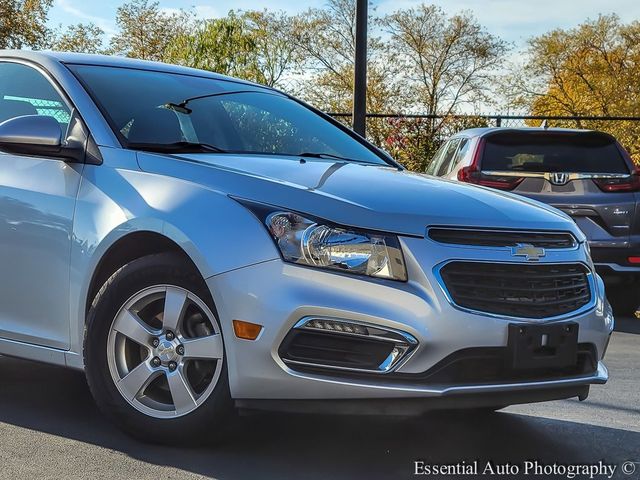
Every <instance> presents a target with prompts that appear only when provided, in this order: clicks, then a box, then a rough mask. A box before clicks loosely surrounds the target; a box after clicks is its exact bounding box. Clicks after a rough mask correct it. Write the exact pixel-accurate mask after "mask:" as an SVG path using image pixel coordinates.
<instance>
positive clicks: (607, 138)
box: [427, 128, 640, 314]
mask: <svg viewBox="0 0 640 480" xmlns="http://www.w3.org/2000/svg"><path fill="white" fill-rule="evenodd" d="M427 173H428V174H430V175H435V176H439V177H443V178H449V179H457V180H459V181H461V182H467V183H473V184H476V185H482V186H485V187H490V188H494V189H499V190H504V191H511V192H513V193H518V194H520V195H524V196H527V197H529V198H533V199H535V200H539V201H541V202H544V203H547V204H549V205H552V206H554V207H556V208H558V209H560V210H562V211H563V212H565V213H567V214H568V215H570V216H571V217H572V218H573V219H574V220H575V222H576V223H577V224H578V226H579V227H580V228H581V229H582V231H583V232H584V233H585V234H586V236H587V238H588V239H589V245H590V247H591V253H592V257H593V261H594V263H595V265H596V268H597V269H598V272H599V273H600V274H601V275H602V276H603V277H604V280H605V282H606V284H607V286H608V288H607V296H608V297H609V299H610V301H611V303H612V304H613V306H614V309H615V310H616V311H617V313H620V314H624V313H630V312H633V311H635V309H636V307H637V306H638V304H640V300H638V298H637V295H636V287H637V285H638V283H637V280H638V279H640V218H639V217H640V209H638V208H637V207H636V205H637V204H638V200H639V199H640V195H639V192H640V177H639V175H638V173H639V172H638V170H637V169H636V167H635V165H634V164H633V162H632V160H631V157H630V156H629V154H628V153H627V152H626V151H625V149H624V148H623V147H622V146H621V145H620V144H619V143H618V142H617V141H616V139H615V138H614V137H612V136H611V135H609V134H607V133H603V132H596V131H591V130H569V129H560V128H553V129H552V128H549V129H545V128H519V129H511V128H478V129H471V130H464V131H462V132H459V133H458V134H456V135H454V136H453V137H451V138H450V139H449V140H447V141H446V142H445V143H444V145H442V147H441V148H440V150H438V152H437V153H436V154H435V156H434V157H433V160H432V162H431V164H430V165H429V168H428V169H427Z"/></svg>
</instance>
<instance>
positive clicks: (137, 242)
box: [84, 230, 202, 321]
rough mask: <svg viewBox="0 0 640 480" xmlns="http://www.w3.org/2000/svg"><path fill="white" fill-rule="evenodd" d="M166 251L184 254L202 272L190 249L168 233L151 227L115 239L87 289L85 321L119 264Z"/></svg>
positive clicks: (102, 257) (190, 264) (188, 263)
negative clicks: (189, 251)
mask: <svg viewBox="0 0 640 480" xmlns="http://www.w3.org/2000/svg"><path fill="white" fill-rule="evenodd" d="M165 252H173V253H176V254H178V255H180V256H181V257H183V258H184V261H185V264H187V265H189V266H191V267H193V268H194V269H195V270H197V271H199V272H200V273H201V274H202V272H201V271H200V269H199V268H198V266H197V265H196V263H195V262H194V261H193V259H192V258H191V257H190V256H189V255H188V254H187V252H186V251H185V250H184V249H183V248H182V247H181V246H180V245H179V244H178V243H177V242H176V241H174V240H173V239H171V238H169V237H168V236H166V235H163V234H161V233H158V232H155V231H151V230H140V231H134V232H131V233H128V234H126V235H124V236H121V237H120V238H118V239H117V240H116V241H114V242H113V243H112V244H111V245H110V246H109V247H108V248H107V249H106V251H105V252H104V254H102V255H101V256H100V259H99V260H98V263H97V265H96V267H95V269H94V271H93V273H92V275H91V280H90V282H89V287H88V289H87V296H86V301H85V309H84V310H85V311H84V313H85V321H86V314H87V313H88V311H89V309H90V308H91V304H92V302H93V300H94V298H95V297H96V295H97V293H98V291H99V290H100V288H101V287H102V286H103V285H104V284H105V282H106V281H107V280H108V279H109V277H111V275H113V274H114V273H115V272H116V271H117V270H118V269H119V268H121V267H123V266H125V265H126V264H127V263H129V262H131V261H133V260H136V259H138V258H142V257H145V256H147V255H154V254H157V253H165Z"/></svg>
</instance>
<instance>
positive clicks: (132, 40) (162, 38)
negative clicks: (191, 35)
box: [111, 0, 193, 61]
mask: <svg viewBox="0 0 640 480" xmlns="http://www.w3.org/2000/svg"><path fill="white" fill-rule="evenodd" d="M116 23H117V25H118V27H119V30H120V31H119V32H118V34H117V35H115V36H114V37H113V38H112V39H111V53H114V54H116V55H125V56H127V57H133V58H140V59H143V60H155V61H162V60H164V59H165V57H166V54H167V48H168V47H169V45H170V44H171V43H172V41H173V40H174V39H175V38H176V37H179V36H180V35H183V34H185V33H186V32H188V30H189V29H190V28H191V27H192V24H193V13H192V12H187V11H185V10H180V11H179V12H177V13H169V12H167V11H164V10H162V9H161V8H160V4H159V3H158V2H150V1H149V0H131V1H130V2H129V3H125V4H123V5H121V6H120V7H118V10H117V12H116Z"/></svg>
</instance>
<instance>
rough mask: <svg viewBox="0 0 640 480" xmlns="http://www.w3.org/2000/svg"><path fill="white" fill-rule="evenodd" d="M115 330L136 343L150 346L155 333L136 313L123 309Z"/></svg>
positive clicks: (115, 323) (114, 323) (114, 324)
mask: <svg viewBox="0 0 640 480" xmlns="http://www.w3.org/2000/svg"><path fill="white" fill-rule="evenodd" d="M113 329H114V330H115V331H116V332H119V333H121V334H123V335H124V336H125V337H127V338H130V339H131V340H133V341H134V342H137V343H139V344H141V345H144V346H148V345H149V342H150V341H151V338H152V337H153V336H154V333H153V331H152V330H151V329H150V328H149V326H147V325H146V324H145V323H144V322H143V321H142V320H141V319H140V317H138V316H137V315H136V314H135V313H133V312H131V311H129V310H127V309H126V308H125V309H122V310H121V311H120V313H119V314H118V316H117V317H116V320H115V321H114V322H113Z"/></svg>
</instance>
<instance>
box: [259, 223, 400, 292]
mask: <svg viewBox="0 0 640 480" xmlns="http://www.w3.org/2000/svg"><path fill="white" fill-rule="evenodd" d="M263 221H264V223H265V225H266V227H267V229H268V230H269V233H271V236H272V237H273V239H274V240H275V242H276V244H277V245H278V248H279V249H280V252H281V253H282V257H283V258H284V260H286V261H288V262H292V263H297V264H301V265H309V266H313V267H320V268H328V269H332V270H339V271H341V272H347V273H354V274H359V275H367V276H370V277H377V278H388V279H392V280H401V281H406V280H407V271H406V268H405V264H404V258H403V256H402V250H401V248H400V242H399V241H398V237H396V236H394V235H388V234H383V233H375V232H369V231H361V230H355V229H353V230H352V229H348V228H342V227H336V226H332V225H330V224H327V223H323V222H321V221H318V220H313V219H310V218H305V217H303V216H301V215H298V214H296V213H292V212H286V211H273V212H271V213H268V214H267V215H266V216H263Z"/></svg>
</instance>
